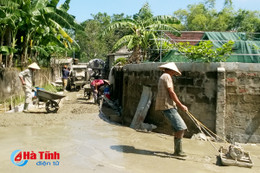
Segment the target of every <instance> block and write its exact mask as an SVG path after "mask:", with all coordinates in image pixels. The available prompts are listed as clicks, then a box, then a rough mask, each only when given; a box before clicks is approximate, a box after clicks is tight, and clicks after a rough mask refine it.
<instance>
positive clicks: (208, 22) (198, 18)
mask: <svg viewBox="0 0 260 173" xmlns="http://www.w3.org/2000/svg"><path fill="white" fill-rule="evenodd" d="M215 2H216V0H205V1H204V3H202V2H201V3H198V4H192V5H188V7H187V9H179V10H177V11H175V12H174V15H175V16H176V17H177V18H178V19H179V20H180V21H181V26H179V27H178V28H180V29H182V30H186V31H237V32H259V31H260V13H259V11H249V10H242V9H239V10H238V11H235V10H234V8H233V3H232V0H225V1H224V4H223V8H222V10H221V11H219V12H218V11H217V10H216V9H215Z"/></svg>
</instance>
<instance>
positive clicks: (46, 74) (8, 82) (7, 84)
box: [0, 68, 52, 102]
mask: <svg viewBox="0 0 260 173" xmlns="http://www.w3.org/2000/svg"><path fill="white" fill-rule="evenodd" d="M19 73H20V70H18V69H16V68H12V69H3V70H2V71H1V72H0V88H1V89H0V102H4V101H5V100H6V99H9V98H10V97H11V96H12V97H15V96H20V95H21V96H24V93H23V89H22V84H21V81H20V79H19V77H18V75H19ZM51 74H52V72H51V70H50V69H41V70H39V71H37V72H36V74H35V84H36V86H42V85H45V84H47V83H49V81H51V77H52V75H51Z"/></svg>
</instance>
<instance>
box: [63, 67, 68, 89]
mask: <svg viewBox="0 0 260 173" xmlns="http://www.w3.org/2000/svg"><path fill="white" fill-rule="evenodd" d="M69 75H70V71H69V70H68V68H67V66H66V65H64V67H63V69H62V86H63V91H66V88H67V85H68V78H69Z"/></svg>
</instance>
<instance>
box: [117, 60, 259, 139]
mask: <svg viewBox="0 0 260 173" xmlns="http://www.w3.org/2000/svg"><path fill="white" fill-rule="evenodd" d="M159 65H161V63H147V64H139V65H133V64H132V65H127V66H125V67H124V75H123V77H122V78H123V79H122V80H121V81H123V83H121V86H123V92H122V93H123V95H122V100H123V101H122V107H123V115H122V116H123V120H124V123H125V125H127V126H129V125H130V123H131V121H132V119H133V116H134V114H135V111H136V108H137V106H138V103H139V100H140V97H141V92H142V87H143V85H148V86H150V87H151V88H152V92H153V100H152V104H151V107H150V109H149V111H148V115H147V117H146V119H145V122H147V123H152V124H155V125H157V126H158V128H157V129H156V130H155V131H157V132H160V133H166V134H171V133H172V130H171V127H170V125H169V123H168V121H167V120H166V119H165V117H164V116H163V115H162V114H161V113H160V112H158V111H155V110H154V102H155V96H156V93H157V83H158V79H159V77H160V75H161V71H160V70H158V66H159ZM176 65H177V66H178V68H179V69H180V70H181V71H182V74H183V75H182V76H180V77H174V78H173V80H174V83H175V91H176V93H177V95H178V97H179V99H180V100H181V101H182V102H183V103H184V104H185V105H187V106H188V108H189V110H190V111H191V113H192V114H194V115H195V116H196V118H197V119H198V120H200V121H201V122H202V123H203V124H205V125H206V126H207V127H208V128H209V129H211V130H212V131H213V132H216V133H217V134H218V135H220V136H222V137H224V138H226V139H228V140H229V141H235V142H260V91H259V90H260V64H246V63H176ZM115 73H116V72H115ZM118 85H119V84H118ZM179 112H180V114H181V116H182V117H183V119H184V120H185V122H186V123H187V125H188V129H189V132H188V133H186V137H190V136H191V135H192V134H194V133H197V132H198V129H197V128H196V126H195V125H194V123H193V122H191V120H190V119H189V118H188V116H187V115H186V114H185V113H183V112H181V111H179Z"/></svg>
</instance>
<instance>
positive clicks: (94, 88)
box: [90, 79, 109, 103]
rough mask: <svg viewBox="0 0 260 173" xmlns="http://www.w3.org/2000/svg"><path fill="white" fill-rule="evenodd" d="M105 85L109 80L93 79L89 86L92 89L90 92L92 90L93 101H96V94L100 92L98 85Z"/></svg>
mask: <svg viewBox="0 0 260 173" xmlns="http://www.w3.org/2000/svg"><path fill="white" fill-rule="evenodd" d="M105 85H109V81H108V80H105V79H94V80H93V81H92V82H91V84H90V86H91V89H92V92H93V97H94V102H95V103H97V99H98V94H100V93H99V89H100V87H102V86H105Z"/></svg>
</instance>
